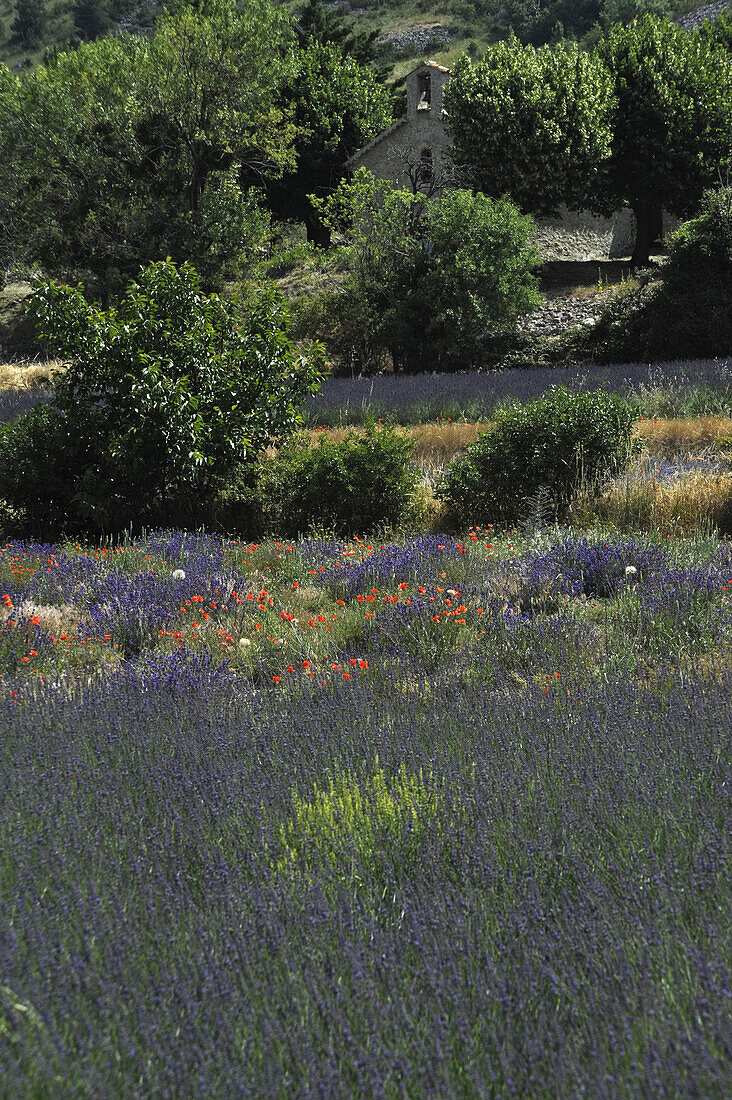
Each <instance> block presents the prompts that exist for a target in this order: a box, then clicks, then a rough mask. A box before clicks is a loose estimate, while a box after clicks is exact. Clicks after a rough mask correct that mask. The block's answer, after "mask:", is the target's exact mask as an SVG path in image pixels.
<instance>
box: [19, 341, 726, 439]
mask: <svg viewBox="0 0 732 1100" xmlns="http://www.w3.org/2000/svg"><path fill="white" fill-rule="evenodd" d="M555 385H562V386H566V387H567V389H569V390H576V391H593V390H598V389H606V390H610V391H612V392H614V393H620V394H623V395H624V396H625V397H626V398H627V400H628V401H629V402H630V403H631V405H633V406H634V407H635V408H636V409H637V412H638V415H639V416H664V417H665V416H702V415H704V414H707V415H710V414H716V413H723V414H728V413H729V411H730V409H732V358H727V359H696V360H693V361H692V360H679V361H676V362H672V363H652V364H649V363H618V364H614V365H611V366H607V367H597V366H587V365H583V364H578V365H576V366H574V365H570V366H566V367H546V368H541V369H539V368H537V369H534V370H522V369H515V370H501V371H487V372H485V373H476V372H469V373H465V374H431V375H430V374H413V375H388V374H385V375H380V376H378V377H375V378H329V379H327V380H326V381H325V383H324V384H323V385H322V386H321V388H320V390H319V392H318V393H317V394H315V395H314V396H313V397H311V398H309V399H308V402H307V404H306V414H307V417H308V423H309V424H310V425H311V426H313V427H315V426H316V425H327V426H329V427H334V426H339V425H342V424H358V423H361V422H363V421H364V420H365V419H366V418H367V417H369V416H373V417H383V418H384V419H388V420H392V421H394V422H395V423H400V424H420V423H425V422H427V421H430V420H434V419H435V417H438V418H439V417H444V418H454V419H466V420H468V421H475V420H485V419H488V418H490V417H491V416H492V415H493V413H494V411H495V409H496V407H497V406H499V405H502V404H506V403H508V402H511V401H523V402H528V401H533V400H535V399H536V398H537V397H540V396H541V395H542V394H544V393H546V392H547V391H548V390H549V389H550V388H551V387H552V386H555ZM0 415H2V414H1V413H0Z"/></svg>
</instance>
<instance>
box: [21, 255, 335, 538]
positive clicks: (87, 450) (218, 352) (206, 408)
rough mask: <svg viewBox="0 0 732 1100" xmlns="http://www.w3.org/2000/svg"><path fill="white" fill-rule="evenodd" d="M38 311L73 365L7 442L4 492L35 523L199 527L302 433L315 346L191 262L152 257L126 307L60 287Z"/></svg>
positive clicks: (277, 308) (272, 309)
mask: <svg viewBox="0 0 732 1100" xmlns="http://www.w3.org/2000/svg"><path fill="white" fill-rule="evenodd" d="M33 309H34V312H35V314H36V317H37V318H38V325H39V329H40V331H41V332H42V333H43V336H44V338H45V339H46V341H47V344H48V348H49V350H50V351H51V352H52V354H54V355H57V356H59V357H61V358H62V359H63V360H64V361H65V362H66V363H67V367H66V370H65V372H64V373H61V374H59V375H58V376H57V377H56V379H55V389H54V398H53V404H52V405H51V406H50V407H49V406H41V408H40V409H39V410H32V411H31V413H29V414H27V415H26V416H24V417H21V418H19V419H18V420H17V421H16V422H15V423H14V424H13V425H11V426H10V427H9V428H8V430H7V432H6V437H5V441H4V443H3V445H2V447H1V448H0V495H2V497H3V498H4V499H5V500H7V501H8V502H9V503H11V504H12V505H14V506H15V507H17V508H19V509H20V510H22V511H25V513H26V515H27V516H28V518H29V519H30V520H31V522H32V521H33V518H34V517H35V518H36V520H37V519H38V518H39V517H40V518H41V519H42V517H43V516H45V514H46V512H47V511H48V510H49V509H50V510H51V512H52V514H53V515H54V517H55V518H56V519H57V520H58V521H60V522H62V521H64V519H65V520H66V521H67V522H69V523H70V524H71V525H72V526H74V525H76V526H79V525H81V526H83V527H86V528H87V529H90V530H96V531H113V530H115V531H118V530H120V529H122V528H124V527H126V526H128V525H130V524H133V525H135V526H140V525H141V524H144V523H156V524H160V523H166V522H176V521H178V522H180V521H181V519H186V518H188V519H190V520H193V521H199V522H200V519H201V518H202V517H203V516H205V514H206V506H207V504H208V503H209V502H210V501H211V499H212V495H213V494H214V493H215V491H216V489H217V486H218V485H220V483H221V481H222V479H224V478H226V477H227V475H228V474H229V473H230V472H231V471H232V470H233V469H234V468H235V467H236V466H237V465H238V464H241V463H242V462H243V461H245V460H246V459H248V460H249V461H254V459H255V458H256V456H257V454H258V453H259V452H260V451H261V450H262V448H263V447H265V446H266V445H267V444H268V443H269V442H270V441H273V440H278V439H282V438H285V437H286V436H287V435H289V434H290V433H291V432H292V431H293V430H294V429H295V428H296V427H298V426H299V425H300V423H301V421H300V416H299V406H300V404H301V402H302V400H303V398H304V397H305V395H306V394H308V393H310V392H312V391H313V390H314V389H315V388H317V384H318V378H319V370H320V357H319V354H318V352H317V350H315V351H312V352H308V353H300V352H297V351H296V350H295V348H294V346H293V344H292V343H291V341H290V339H289V337H288V335H287V317H286V314H285V313H284V312H283V308H282V306H281V305H280V304H279V303H278V302H276V301H275V300H274V299H273V298H271V297H264V298H261V299H260V300H259V301H258V302H257V303H255V304H254V305H253V306H251V307H250V308H249V309H244V310H240V309H238V308H237V306H236V305H234V304H232V303H230V302H226V301H224V300H223V299H221V298H219V297H218V296H217V295H210V296H209V295H206V294H204V293H202V291H201V285H200V280H199V278H198V276H197V275H196V272H195V271H194V270H193V269H192V268H191V267H190V266H188V265H183V266H182V267H176V265H175V264H173V263H172V261H170V260H166V261H162V262H159V263H154V264H151V265H149V266H148V267H147V268H145V269H144V271H143V272H142V273H141V274H140V277H139V279H138V280H137V281H136V282H133V283H132V284H131V285H130V286H129V287H128V288H127V291H126V293H125V295H124V296H123V298H122V300H121V302H120V304H119V307H118V308H117V309H114V308H112V309H109V310H101V309H99V308H98V307H96V306H95V305H92V304H90V303H89V302H87V300H86V298H85V297H84V294H83V293H82V291H81V289H80V288H77V289H73V288H71V287H67V286H61V285H59V284H57V283H53V282H51V283H48V284H45V285H44V286H42V287H41V288H40V289H39V290H38V291H37V293H36V294H35V296H34V298H33ZM49 440H50V441H52V443H53V446H51V447H50V448H49ZM34 455H36V458H35V460H34V457H33V456H34ZM38 456H41V458H40V459H39V457H38ZM43 456H45V462H46V463H47V464H49V463H50V464H51V465H52V468H51V469H48V468H45V469H43V470H41V471H40V472H41V474H42V475H43V476H42V477H39V476H38V474H39V466H38V463H39V462H40V463H41V466H43V461H44V459H43ZM27 467H30V477H27V476H26V468H27ZM44 484H46V489H45V491H44Z"/></svg>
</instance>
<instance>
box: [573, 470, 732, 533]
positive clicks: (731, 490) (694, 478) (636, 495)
mask: <svg viewBox="0 0 732 1100" xmlns="http://www.w3.org/2000/svg"><path fill="white" fill-rule="evenodd" d="M572 518H573V520H574V521H575V522H577V524H578V525H579V526H586V525H587V524H592V523H598V524H601V525H605V526H609V527H611V528H614V529H615V530H618V531H645V532H649V533H653V532H657V533H660V534H669V533H670V534H673V535H689V534H692V533H693V532H695V531H698V530H700V529H703V528H716V529H717V531H719V533H720V534H727V533H729V532H730V531H732V474H730V473H718V474H709V473H704V472H701V471H694V472H692V473H690V474H687V475H686V476H684V477H679V478H678V479H676V480H673V481H668V482H662V481H657V480H655V479H651V478H648V479H643V480H631V479H630V478H624V479H623V480H618V481H616V482H615V483H614V484H613V485H612V486H610V487H609V488H607V489H605V491H604V492H603V493H601V494H600V495H599V496H594V497H593V496H591V495H587V494H585V495H583V496H582V497H580V499H579V500H578V501H577V502H576V503H575V505H574V507H573V511H572Z"/></svg>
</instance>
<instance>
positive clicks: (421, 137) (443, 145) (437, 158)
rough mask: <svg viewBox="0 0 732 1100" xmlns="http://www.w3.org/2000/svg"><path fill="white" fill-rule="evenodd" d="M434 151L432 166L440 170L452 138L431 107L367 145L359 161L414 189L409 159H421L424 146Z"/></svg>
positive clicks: (401, 184) (378, 177) (376, 174)
mask: <svg viewBox="0 0 732 1100" xmlns="http://www.w3.org/2000/svg"><path fill="white" fill-rule="evenodd" d="M426 148H429V149H430V150H431V152H432V170H433V172H434V173H435V174H436V175H438V174H439V173H440V170H441V167H442V164H443V161H444V158H445V154H446V152H447V150H448V149H449V148H450V142H449V140H448V137H447V134H446V133H445V127H444V126H443V125H442V121H441V119H439V118H435V117H434V116H433V115H432V112H431V111H420V113H419V115H418V116H417V117H416V118H404V119H401V120H400V121H399V122H398V123H397V124H396V125H394V126H392V127H390V128H389V130H387V131H386V133H385V134H383V135H382V136H381V137H380V138H379V140H378V141H377V142H375V143H374V144H373V145H371V146H367V147H366V149H365V150H363V151H362V152H361V153H360V155H359V157H358V165H357V166H361V165H363V166H364V167H365V168H368V170H369V172H373V174H374V175H375V176H376V177H377V179H385V180H392V182H393V183H394V185H395V186H396V187H400V188H404V189H405V190H410V189H411V187H410V181H409V175H408V173H407V171H406V165H405V161H411V162H412V163H418V161H419V157H420V154H421V152H422V150H423V149H426Z"/></svg>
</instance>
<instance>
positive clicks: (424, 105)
mask: <svg viewBox="0 0 732 1100" xmlns="http://www.w3.org/2000/svg"><path fill="white" fill-rule="evenodd" d="M418 91H419V98H418V100H417V110H418V111H429V109H430V105H431V103H432V77H431V75H430V74H429V73H420V74H419V87H418Z"/></svg>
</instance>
